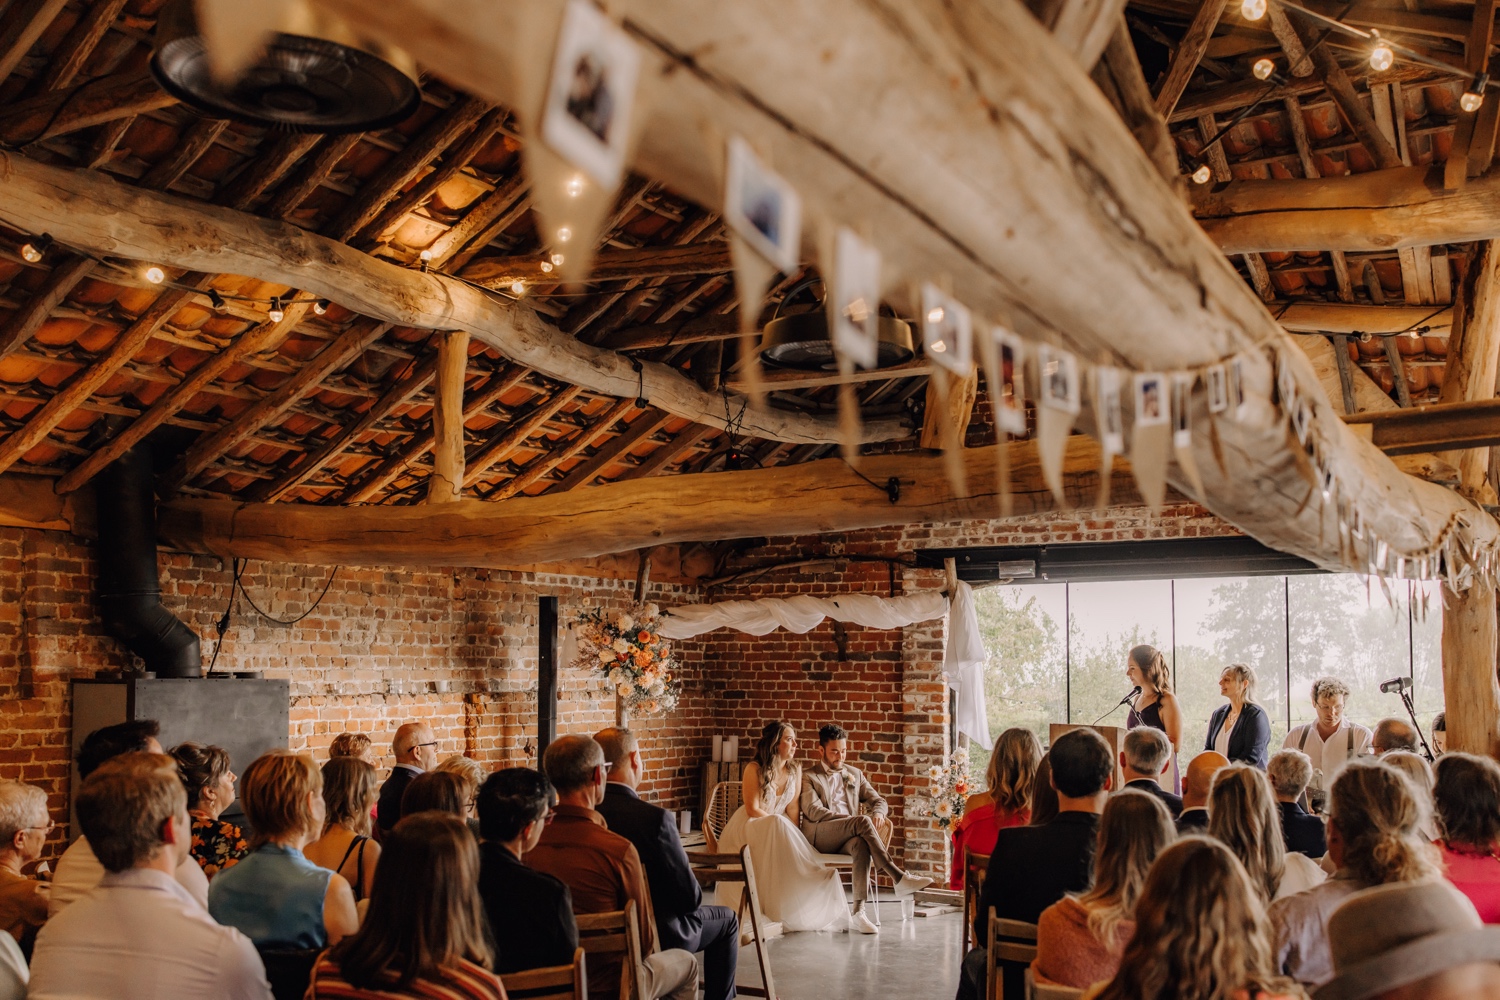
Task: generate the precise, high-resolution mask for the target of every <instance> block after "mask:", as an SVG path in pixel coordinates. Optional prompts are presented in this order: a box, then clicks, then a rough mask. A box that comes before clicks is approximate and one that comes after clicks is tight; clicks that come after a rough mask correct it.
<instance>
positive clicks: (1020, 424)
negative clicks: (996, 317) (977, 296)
mask: <svg viewBox="0 0 1500 1000" xmlns="http://www.w3.org/2000/svg"><path fill="white" fill-rule="evenodd" d="M990 336H991V337H993V338H994V339H995V347H996V351H997V353H998V354H999V365H1000V372H1001V374H1000V398H999V400H998V403H999V405H998V406H997V407H996V408H995V410H996V413H997V414H998V417H997V420H998V421H999V425H1000V428H999V429H1000V430H1002V431H1004V432H1006V433H1007V434H1016V435H1023V434H1025V433H1026V392H1025V387H1024V383H1025V376H1024V375H1023V374H1022V373H1023V371H1024V369H1025V364H1026V362H1025V358H1026V355H1025V342H1024V341H1022V340H1021V338H1020V337H1018V336H1016V335H1015V334H1014V333H1012V332H1011V331H1010V330H1008V329H1006V328H1005V327H1003V326H996V327H991V328H990Z"/></svg>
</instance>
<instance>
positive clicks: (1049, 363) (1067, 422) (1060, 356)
mask: <svg viewBox="0 0 1500 1000" xmlns="http://www.w3.org/2000/svg"><path fill="white" fill-rule="evenodd" d="M1079 381H1080V376H1079V372H1078V359H1077V358H1076V357H1074V356H1073V355H1072V354H1069V353H1068V352H1067V351H1064V350H1060V349H1058V348H1055V347H1051V346H1049V345H1046V344H1043V345H1042V346H1040V347H1038V348H1037V401H1038V402H1037V408H1036V425H1037V426H1036V438H1037V457H1038V459H1039V461H1040V464H1041V466H1042V479H1043V480H1044V481H1045V482H1046V484H1047V488H1048V489H1050V490H1051V491H1052V495H1053V496H1054V497H1056V498H1057V503H1058V506H1059V507H1061V508H1062V509H1064V510H1068V509H1071V504H1070V503H1069V502H1068V497H1067V493H1066V492H1065V491H1064V490H1063V452H1064V451H1066V450H1067V446H1068V436H1069V435H1070V434H1071V433H1072V432H1073V421H1074V420H1076V419H1077V417H1078V412H1079V410H1080V409H1082V386H1081V385H1080V384H1079Z"/></svg>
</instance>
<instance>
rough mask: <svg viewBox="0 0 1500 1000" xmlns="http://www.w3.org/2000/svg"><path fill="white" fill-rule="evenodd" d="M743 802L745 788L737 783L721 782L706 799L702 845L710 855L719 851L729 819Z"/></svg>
mask: <svg viewBox="0 0 1500 1000" xmlns="http://www.w3.org/2000/svg"><path fill="white" fill-rule="evenodd" d="M744 801H745V786H744V785H742V784H741V783H740V782H738V781H721V782H719V783H718V784H717V785H715V786H714V790H713V794H711V795H710V796H709V797H708V811H707V812H705V813H704V814H703V843H704V846H706V847H707V848H708V853H710V854H712V853H715V852H717V851H718V849H719V838H720V837H722V836H723V835H724V828H725V827H726V826H728V825H729V818H730V817H731V816H733V815H734V812H735V810H736V809H738V808H739V807H740V806H741V804H743V803H744Z"/></svg>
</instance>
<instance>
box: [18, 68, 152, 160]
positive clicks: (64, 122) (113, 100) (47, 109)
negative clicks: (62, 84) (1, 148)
mask: <svg viewBox="0 0 1500 1000" xmlns="http://www.w3.org/2000/svg"><path fill="white" fill-rule="evenodd" d="M176 103H177V98H175V97H173V96H171V95H170V94H168V93H167V92H166V91H164V90H162V89H161V87H160V86H158V85H157V83H156V80H155V79H154V78H153V77H152V76H151V73H150V72H149V71H145V70H141V71H131V72H126V73H116V74H113V75H111V76H102V77H99V78H98V79H96V80H89V81H88V82H86V83H82V84H78V85H75V86H73V87H69V88H66V89H63V90H54V91H52V92H51V93H48V94H42V95H40V96H38V97H33V98H30V99H29V100H24V101H16V102H15V103H13V104H10V105H9V106H7V107H6V108H4V109H3V110H0V140H3V141H4V142H6V143H8V144H10V145H13V146H24V145H27V144H29V143H33V142H41V141H43V140H46V139H55V138H57V137H58V136H62V135H68V134H69V133H71V132H77V131H79V130H80V129H86V128H91V127H93V126H95V125H103V124H106V123H113V122H118V121H121V120H128V119H132V118H134V116H135V115H137V114H140V113H143V112H146V111H155V110H157V109H158V108H164V107H169V106H171V105H173V104H176Z"/></svg>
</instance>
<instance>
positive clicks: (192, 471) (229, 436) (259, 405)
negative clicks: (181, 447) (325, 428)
mask: <svg viewBox="0 0 1500 1000" xmlns="http://www.w3.org/2000/svg"><path fill="white" fill-rule="evenodd" d="M309 305H310V303H302V302H299V303H295V304H293V305H290V306H288V307H287V314H288V315H290V313H291V310H292V309H296V308H300V309H301V310H303V314H304V315H305V313H306V310H307V308H308V306H309ZM390 328H391V324H390V323H383V322H381V321H380V320H373V319H359V320H355V321H354V322H353V323H351V324H350V325H349V328H348V329H347V330H345V331H344V332H343V333H342V334H340V335H339V337H338V339H337V340H334V341H333V342H332V343H330V344H328V345H327V346H325V347H324V348H323V349H322V350H321V351H319V352H318V353H317V354H316V355H315V356H313V357H312V358H309V359H308V360H307V361H305V362H303V364H302V366H301V367H300V368H298V369H297V371H296V372H295V373H294V374H293V375H292V376H291V377H290V378H288V379H287V380H286V381H285V382H283V383H281V385H279V386H277V387H276V388H275V389H274V390H272V391H271V392H270V394H268V395H267V396H265V397H264V398H263V399H261V400H260V401H258V402H256V403H253V404H251V405H250V406H249V407H247V408H246V409H245V410H243V411H242V412H240V413H239V414H237V415H235V417H234V418H233V419H231V420H230V421H229V422H228V423H226V424H224V425H223V426H222V427H220V428H219V429H218V430H216V431H214V432H213V433H211V434H204V435H202V436H200V437H199V438H198V440H196V441H194V442H193V443H192V445H190V446H189V447H188V450H187V451H186V452H185V453H184V454H183V456H182V458H180V459H178V461H177V464H176V465H174V466H173V467H172V468H171V470H170V471H168V472H167V473H166V474H165V475H163V476H162V477H161V478H160V479H159V480H158V482H157V492H158V493H160V494H161V495H163V496H168V495H171V494H173V493H175V492H177V491H178V490H180V489H181V488H182V487H183V486H185V485H187V484H188V483H189V482H191V481H192V479H193V477H194V476H196V475H197V474H198V473H200V472H202V471H203V470H204V469H206V468H208V467H209V465H211V464H213V462H214V461H215V460H217V459H218V458H219V457H220V456H221V455H225V454H228V453H229V452H230V451H233V450H234V449H235V448H236V447H238V446H239V444H240V443H241V442H243V441H244V440H245V439H246V438H248V437H250V436H251V435H252V434H254V433H256V432H257V431H259V430H260V429H261V428H262V427H264V426H266V424H268V423H270V422H271V421H272V420H274V419H276V418H277V417H279V416H280V415H281V414H283V413H285V412H286V411H287V409H288V408H289V407H291V405H292V404H293V403H295V402H297V400H299V399H301V398H302V397H303V396H304V395H306V394H307V393H308V392H309V391H311V390H312V389H314V388H316V387H317V385H318V383H319V382H321V381H323V380H324V379H325V378H327V377H328V376H329V375H332V374H333V373H334V372H336V371H339V370H340V369H342V368H344V367H345V366H346V365H348V364H349V363H350V362H351V361H353V360H354V359H355V358H357V357H359V356H360V355H361V354H363V353H364V352H365V350H366V348H368V347H369V346H370V345H371V344H372V343H374V342H375V341H377V340H379V339H380V338H381V337H383V336H385V334H386V331H388V330H390Z"/></svg>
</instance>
